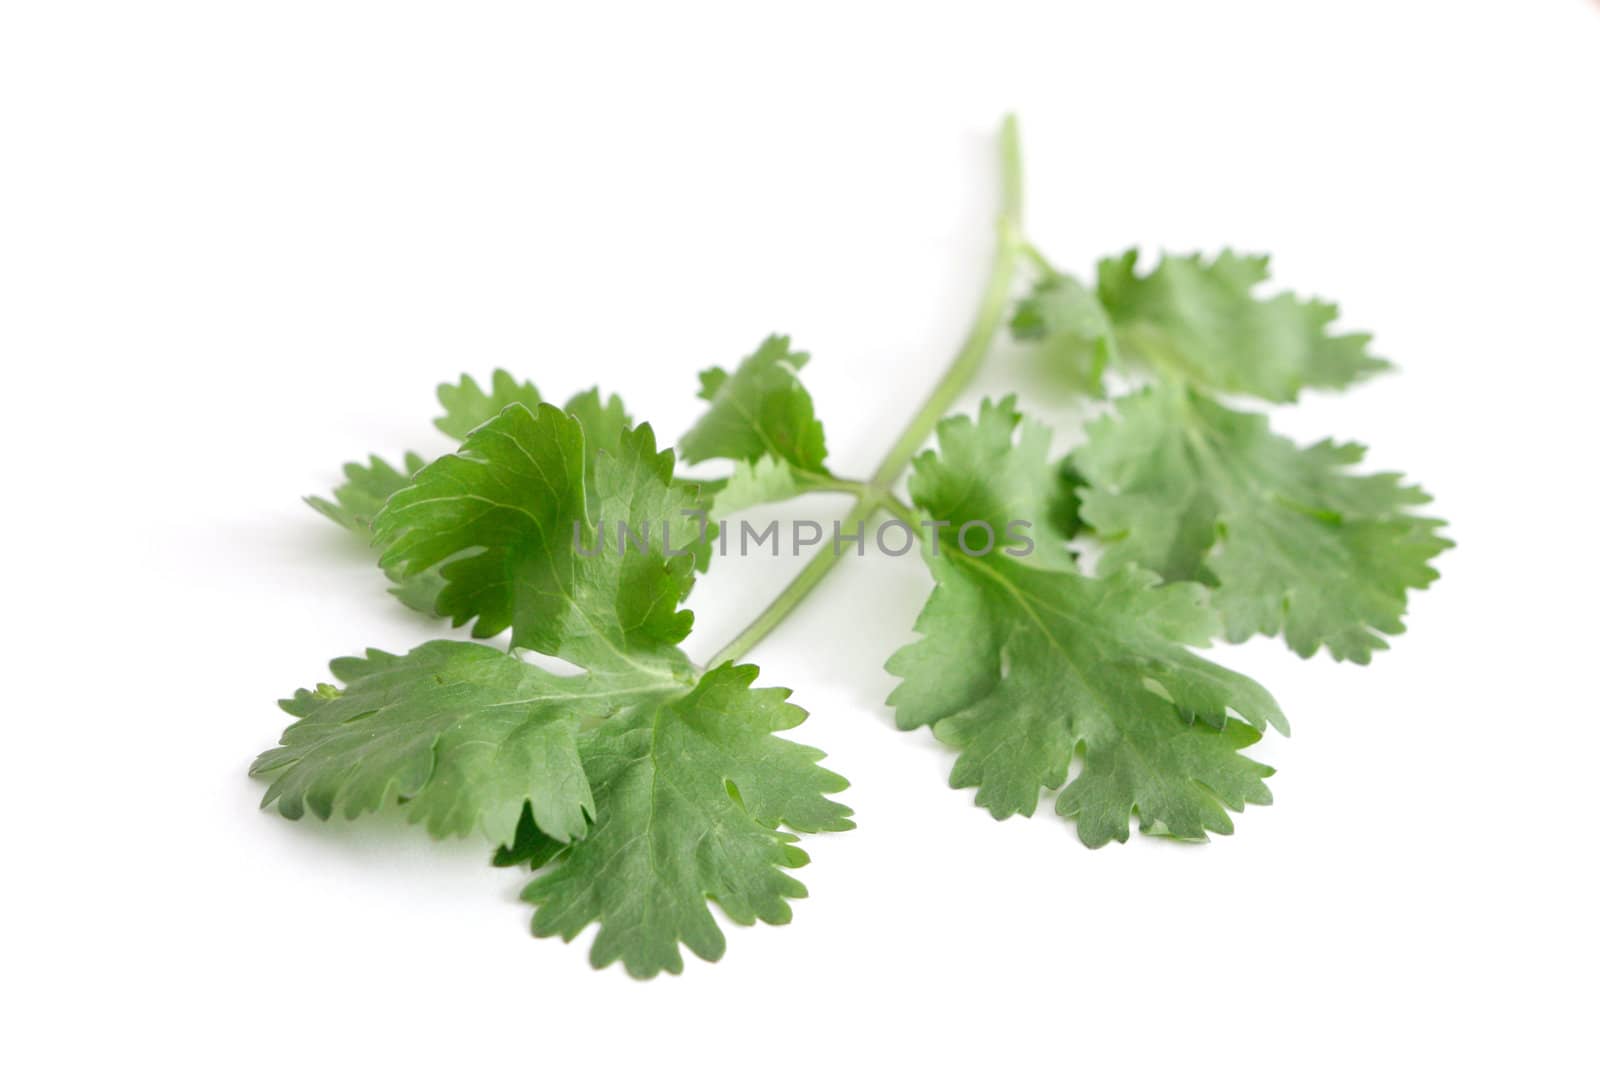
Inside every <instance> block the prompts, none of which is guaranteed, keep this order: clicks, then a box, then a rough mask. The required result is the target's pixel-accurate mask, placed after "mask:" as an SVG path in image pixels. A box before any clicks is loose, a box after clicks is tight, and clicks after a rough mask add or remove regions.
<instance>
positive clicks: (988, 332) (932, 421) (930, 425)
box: [708, 116, 1026, 667]
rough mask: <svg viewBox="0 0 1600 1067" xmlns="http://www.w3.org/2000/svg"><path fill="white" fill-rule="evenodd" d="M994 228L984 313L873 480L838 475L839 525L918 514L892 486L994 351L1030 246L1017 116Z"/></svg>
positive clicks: (1007, 131) (745, 649)
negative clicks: (843, 497)
mask: <svg viewBox="0 0 1600 1067" xmlns="http://www.w3.org/2000/svg"><path fill="white" fill-rule="evenodd" d="M996 231H997V232H996V235H995V250H994V261H993V262H992V263H991V265H990V267H989V278H988V281H986V282H985V283H984V287H983V295H982V297H981V299H980V300H979V303H978V313H977V315H976V316H975V317H974V318H973V320H972V327H971V328H970V329H969V330H968V331H967V336H966V339H965V340H964V341H963V342H962V344H961V348H960V349H959V350H958V351H957V352H956V355H955V358H954V359H953V360H951V362H950V365H949V367H947V368H946V369H945V372H944V374H943V375H942V376H941V377H940V378H939V381H938V382H937V383H936V384H935V385H934V387H933V392H932V393H930V394H929V395H928V399H927V400H925V401H923V404H922V406H921V407H920V408H918V409H917V411H916V413H915V414H914V415H912V416H911V421H910V422H908V423H907V424H906V428H905V429H904V430H903V431H901V433H900V436H899V437H897V438H895V442H894V444H893V445H891V446H890V447H889V451H888V453H887V454H886V455H885V456H884V457H883V462H881V463H879V464H878V469H877V470H876V471H874V472H873V474H872V478H871V480H870V481H868V482H865V483H863V482H850V481H845V480H842V479H838V480H835V482H834V483H833V484H831V485H830V486H829V487H828V488H830V489H837V490H840V491H845V492H854V493H855V494H856V496H857V499H856V502H855V505H854V506H853V507H852V508H851V509H850V513H849V514H848V515H846V516H845V517H844V518H843V519H842V520H840V526H841V527H843V528H844V529H854V528H855V526H856V525H857V524H858V523H863V522H865V521H866V520H867V519H870V518H871V517H872V516H873V515H874V514H876V513H877V511H878V509H879V508H882V507H889V508H890V510H891V511H892V512H894V513H895V514H896V515H897V516H899V517H901V518H902V520H904V519H905V518H906V516H909V515H911V514H912V513H911V512H910V509H909V508H908V507H907V506H906V505H905V504H903V503H901V502H900V501H899V500H898V499H895V498H893V493H892V492H891V490H892V487H893V485H894V483H895V481H896V480H897V479H899V477H900V475H901V474H903V473H904V472H905V469H906V467H907V466H908V465H909V464H910V463H911V458H912V457H913V456H914V455H916V453H917V449H918V448H920V447H922V444H923V442H924V441H926V440H927V439H928V436H929V435H930V434H932V433H933V430H934V427H935V426H937V425H938V423H939V420H940V419H941V418H943V417H944V414H945V412H946V411H948V410H949V409H950V405H952V404H954V403H955V402H956V400H957V399H958V398H959V397H960V396H961V394H962V393H963V392H964V391H965V390H966V388H967V386H968V385H970V384H972V378H973V376H974V375H975V374H977V372H978V367H979V366H980V365H981V364H982V363H983V359H984V357H985V356H986V355H988V353H989V349H990V347H992V346H993V344H994V339H995V335H996V334H998V333H999V331H1000V326H1001V324H1002V323H1003V322H1004V320H1005V313H1006V308H1007V306H1008V305H1009V304H1010V301H1011V287H1012V283H1013V281H1014V279H1015V277H1016V270H1017V259H1018V257H1019V256H1020V255H1021V254H1022V253H1023V250H1024V248H1025V247H1026V246H1025V242H1024V241H1023V239H1022V151H1021V147H1020V144H1019V142H1018V139H1017V121H1016V118H1015V116H1007V117H1006V120H1005V122H1004V124H1002V125H1001V127H1000V215H999V218H998V219H997V220H996ZM891 500H893V503H892V504H891V503H890V501H891ZM911 526H912V528H913V530H915V529H916V523H915V522H912V523H911ZM840 556H841V553H838V552H836V551H834V550H833V547H832V546H829V547H827V548H824V549H822V550H821V551H819V552H818V553H817V554H816V555H815V556H813V557H811V559H810V560H808V561H807V562H806V565H805V567H804V568H802V569H801V571H800V573H799V574H797V575H795V577H794V580H793V581H791V582H790V583H789V584H788V585H787V586H785V587H784V589H783V591H782V592H781V593H779V594H778V596H777V598H776V599H774V600H773V601H772V603H771V604H768V605H767V607H766V609H765V610H764V611H762V612H761V614H760V615H757V616H756V617H755V619H754V620H752V621H751V623H750V625H748V626H746V627H745V628H744V629H743V630H741V631H740V632H739V634H738V635H737V636H736V637H734V639H733V640H732V641H729V642H728V644H727V645H726V646H725V647H724V648H723V649H722V650H721V651H719V652H718V653H717V654H716V655H714V656H712V657H711V660H710V663H709V664H708V666H711V667H715V666H718V665H720V664H723V663H731V662H733V661H735V660H738V659H740V658H741V657H743V656H745V655H747V654H748V653H749V652H750V650H751V649H752V648H754V647H755V646H756V645H757V644H758V643H759V642H760V641H761V639H762V638H764V637H766V636H767V634H769V633H771V632H772V631H773V630H774V629H775V628H777V626H778V624H779V623H781V622H782V621H783V620H784V619H785V618H787V617H788V615H789V613H790V612H792V611H793V610H794V609H795V608H796V607H798V606H799V605H800V602H801V601H802V600H804V599H805V598H806V597H807V596H808V595H810V593H811V590H813V589H815V588H816V586H817V584H818V583H819V582H821V581H822V579H823V578H824V577H826V576H827V573H828V572H829V571H830V570H832V569H833V566H834V564H836V563H838V562H839V559H840Z"/></svg>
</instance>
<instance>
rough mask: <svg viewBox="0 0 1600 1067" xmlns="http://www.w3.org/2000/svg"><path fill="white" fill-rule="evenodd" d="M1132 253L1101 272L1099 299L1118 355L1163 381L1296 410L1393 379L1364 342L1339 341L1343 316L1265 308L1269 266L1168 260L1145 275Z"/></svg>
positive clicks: (1230, 257)
mask: <svg viewBox="0 0 1600 1067" xmlns="http://www.w3.org/2000/svg"><path fill="white" fill-rule="evenodd" d="M1138 258H1139V254H1138V252H1135V251H1130V252H1128V253H1126V254H1124V255H1123V256H1121V257H1119V258H1116V259H1106V260H1102V261H1101V262H1100V270H1099V285H1098V288H1097V295H1098V297H1099V299H1100V303H1101V304H1102V305H1103V306H1104V307H1105V309H1106V312H1107V313H1108V314H1109V316H1110V318H1111V321H1112V322H1113V323H1115V325H1116V337H1117V345H1118V347H1119V349H1120V350H1121V351H1122V352H1124V353H1131V354H1133V355H1134V356H1137V357H1138V358H1139V359H1140V360H1142V361H1143V362H1145V363H1146V364H1148V365H1150V366H1151V367H1153V368H1154V369H1156V370H1157V372H1158V373H1160V374H1162V375H1163V376H1168V377H1176V378H1179V379H1182V380H1187V381H1189V382H1191V383H1193V384H1194V385H1197V386H1200V387H1202V388H1205V389H1208V390H1211V391H1214V392H1221V393H1247V394H1250V395H1252V396H1259V397H1263V398H1265V399H1267V400H1274V401H1279V402H1282V401H1288V400H1293V399H1295V397H1296V396H1297V395H1298V394H1299V392H1300V390H1301V389H1304V388H1317V389H1339V388H1343V387H1345V386H1347V385H1350V384H1352V383H1354V382H1358V381H1361V380H1362V379H1364V378H1368V377H1371V376H1372V375H1373V374H1376V373H1377V372H1379V371H1381V370H1384V369H1386V368H1387V367H1388V366H1389V364H1388V363H1387V362H1385V361H1384V360H1381V359H1378V358H1377V357H1375V356H1373V355H1372V354H1371V353H1369V352H1368V351H1367V344H1368V342H1369V341H1370V340H1371V338H1370V337H1369V336H1368V335H1367V334H1359V333H1353V334H1334V333H1332V332H1330V326H1331V325H1332V323H1333V321H1334V319H1336V318H1337V317H1338V314H1339V310H1338V308H1337V307H1335V306H1334V305H1333V304H1327V303H1323V302H1322V301H1319V300H1302V299H1300V298H1299V297H1296V296H1294V295H1293V294H1291V293H1280V294H1278V295H1276V296H1273V297H1268V298H1262V297H1258V296H1256V295H1254V290H1255V288H1256V286H1258V285H1260V284H1261V283H1262V282H1264V281H1266V279H1267V257H1266V256H1241V255H1238V254H1236V253H1233V252H1223V253H1222V254H1221V255H1219V256H1217V257H1216V258H1214V259H1211V260H1205V259H1202V258H1201V257H1200V256H1197V255H1195V256H1163V257H1161V259H1160V261H1159V262H1158V263H1157V264H1156V266H1155V268H1154V269H1153V270H1151V271H1150V272H1149V273H1148V274H1143V275H1141V274H1140V273H1139V272H1138V269H1137V264H1138Z"/></svg>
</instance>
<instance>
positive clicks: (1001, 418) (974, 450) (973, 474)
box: [911, 396, 1073, 570]
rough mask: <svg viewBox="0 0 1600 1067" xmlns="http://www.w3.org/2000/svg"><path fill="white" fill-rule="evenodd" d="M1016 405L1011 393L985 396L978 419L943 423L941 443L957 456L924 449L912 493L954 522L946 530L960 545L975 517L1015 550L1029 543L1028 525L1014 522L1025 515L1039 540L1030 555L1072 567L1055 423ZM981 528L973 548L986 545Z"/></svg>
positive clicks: (937, 517) (1035, 559) (1031, 537)
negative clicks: (1053, 454)
mask: <svg viewBox="0 0 1600 1067" xmlns="http://www.w3.org/2000/svg"><path fill="white" fill-rule="evenodd" d="M1016 407H1017V405H1016V397H1013V396H1008V397H1006V398H1004V399H1003V400H1000V401H999V402H998V403H997V402H995V401H992V400H985V401H983V403H982V405H981V406H980V407H979V410H978V417H977V419H975V420H974V419H969V418H951V419H945V420H944V421H943V422H942V423H940V424H939V443H940V449H941V451H942V452H943V453H944V454H946V455H947V456H949V457H952V459H953V458H954V457H959V462H954V461H951V462H941V461H939V460H935V459H933V458H931V456H929V455H927V454H925V455H924V457H922V458H921V459H920V460H919V461H917V463H916V464H915V467H914V472H915V473H914V474H913V477H912V483H911V492H912V497H913V499H914V500H915V502H916V503H917V505H918V506H919V507H921V508H922V509H923V510H924V511H926V512H928V513H929V514H930V515H932V516H933V518H934V519H935V521H944V522H949V523H950V527H949V529H948V530H947V531H946V532H945V533H946V536H947V537H948V538H949V539H950V540H951V542H952V544H953V545H954V546H955V548H956V549H957V550H958V551H959V550H960V541H961V528H962V527H963V526H965V525H966V524H968V523H976V524H980V525H981V526H986V527H988V528H989V529H990V530H992V531H994V540H995V545H996V548H998V549H1001V550H1002V551H1004V549H1005V548H1006V547H1008V546H1009V547H1012V548H1013V551H1012V552H1010V553H1007V554H1009V555H1016V554H1018V553H1020V552H1021V551H1022V550H1023V548H1024V546H1023V544H1022V541H1023V537H1022V528H1020V527H1019V526H1017V525H1015V524H1021V523H1026V524H1027V525H1026V527H1025V529H1026V531H1027V532H1028V535H1029V536H1028V540H1031V541H1033V547H1032V548H1031V549H1030V550H1028V551H1027V558H1028V559H1029V561H1030V562H1031V563H1033V564H1035V565H1038V566H1046V567H1055V568H1059V569H1067V570H1070V569H1072V567H1073V563H1072V555H1071V553H1070V552H1068V551H1067V548H1066V545H1065V543H1064V539H1063V538H1061V537H1060V536H1059V535H1058V534H1056V533H1055V529H1056V523H1057V521H1058V520H1059V519H1060V518H1061V517H1062V516H1061V514H1060V511H1061V505H1060V502H1059V498H1060V495H1061V488H1060V483H1059V481H1058V479H1057V477H1055V476H1053V473H1052V471H1051V466H1050V460H1049V451H1050V430H1049V429H1048V428H1047V427H1045V426H1044V425H1043V424H1041V423H1039V422H1035V421H1034V420H1032V419H1024V418H1023V417H1022V416H1020V415H1018V414H1017V410H1016ZM1053 516H1054V518H1053ZM1011 531H1016V532H1015V533H1013V532H1011ZM980 533H981V530H975V531H974V532H973V536H972V537H971V539H970V540H971V542H972V547H973V549H974V551H978V550H981V549H982V547H983V545H984V542H985V538H984V537H983V536H979V534H980ZM985 554H986V555H987V553H985Z"/></svg>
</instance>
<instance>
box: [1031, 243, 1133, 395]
mask: <svg viewBox="0 0 1600 1067" xmlns="http://www.w3.org/2000/svg"><path fill="white" fill-rule="evenodd" d="M1011 336H1012V337H1014V338H1016V339H1017V340H1019V341H1024V342H1034V343H1037V344H1038V345H1039V347H1040V349H1041V351H1042V353H1043V355H1044V358H1045V359H1046V361H1047V362H1048V363H1049V364H1050V365H1051V366H1052V367H1053V368H1055V370H1056V372H1057V374H1058V375H1060V376H1061V378H1062V379H1063V381H1064V382H1065V383H1066V384H1067V385H1069V386H1071V387H1073V388H1074V389H1076V390H1078V391H1079V392H1082V393H1084V394H1086V395H1088V396H1103V395H1105V373H1106V369H1107V367H1109V366H1111V365H1114V364H1115V363H1116V361H1117V341H1116V333H1115V330H1114V327H1113V326H1112V322H1111V316H1110V315H1108V314H1107V313H1106V309H1105V308H1104V307H1103V306H1101V304H1100V301H1099V300H1098V299H1096V297H1095V295H1094V294H1093V293H1092V292H1090V291H1089V290H1088V289H1086V288H1085V287H1084V285H1083V283H1082V282H1080V281H1078V280H1077V279H1076V278H1073V277H1071V276H1070V275H1066V274H1058V273H1056V272H1054V271H1051V272H1049V273H1047V274H1046V275H1045V276H1044V277H1042V278H1041V279H1039V281H1038V282H1037V283H1036V284H1035V286H1034V289H1033V292H1032V293H1031V294H1030V295H1029V296H1028V297H1027V298H1026V299H1024V300H1022V301H1020V302H1019V303H1018V304H1017V309H1016V311H1015V313H1014V314H1013V315H1012V317H1011Z"/></svg>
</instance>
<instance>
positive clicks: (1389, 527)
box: [1074, 386, 1450, 663]
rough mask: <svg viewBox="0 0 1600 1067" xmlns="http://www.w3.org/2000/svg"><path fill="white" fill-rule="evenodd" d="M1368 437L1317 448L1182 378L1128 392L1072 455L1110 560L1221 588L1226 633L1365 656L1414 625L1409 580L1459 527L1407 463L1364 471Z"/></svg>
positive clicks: (1417, 582)
mask: <svg viewBox="0 0 1600 1067" xmlns="http://www.w3.org/2000/svg"><path fill="white" fill-rule="evenodd" d="M1363 451H1364V450H1363V449H1362V448H1361V446H1359V445H1349V444H1346V445H1337V444H1334V443H1332V442H1330V441H1323V442H1321V443H1319V444H1316V445H1313V446H1311V447H1310V448H1300V447H1299V446H1297V445H1296V444H1295V443H1294V442H1292V441H1290V440H1288V439H1286V438H1283V437H1280V436H1278V435H1276V434H1274V433H1272V431H1271V429H1270V428H1269V427H1268V425H1267V420H1266V418H1265V417H1264V416H1261V415H1250V414H1245V413H1243V412H1238V411H1234V410H1232V409H1230V408H1227V407H1224V406H1223V405H1221V404H1218V403H1215V402H1214V401H1211V400H1208V399H1206V398H1205V397H1202V396H1199V395H1198V394H1196V393H1194V392H1193V391H1192V390H1188V389H1184V388H1181V387H1176V386H1167V387H1162V388H1156V389H1147V390H1144V391H1142V392H1139V393H1135V394H1132V395H1130V396H1127V397H1124V398H1123V399H1122V400H1120V401H1118V403H1117V406H1116V411H1115V413H1114V415H1110V416H1107V417H1106V418H1104V419H1101V420H1100V421H1098V422H1096V423H1095V424H1094V425H1092V426H1091V427H1090V428H1089V440H1088V442H1087V443H1086V444H1085V445H1084V446H1083V447H1082V448H1080V449H1079V450H1078V451H1077V452H1076V453H1075V456H1074V459H1075V462H1076V464H1077V466H1078V468H1079V470H1080V471H1081V472H1082V474H1083V475H1084V477H1085V479H1086V480H1087V482H1088V486H1087V487H1086V488H1085V489H1084V490H1083V494H1082V495H1083V508H1082V513H1083V517H1084V519H1085V520H1086V521H1087V522H1088V523H1089V524H1090V525H1091V526H1093V527H1094V529H1095V531H1096V532H1097V533H1098V534H1099V536H1100V537H1101V538H1103V539H1104V541H1105V543H1106V550H1105V555H1104V556H1103V557H1102V570H1103V571H1111V572H1115V571H1117V570H1120V569H1121V568H1122V567H1124V566H1125V565H1127V564H1129V563H1136V564H1138V565H1139V566H1142V567H1146V568H1149V569H1150V570H1154V571H1156V572H1158V573H1159V574H1161V575H1162V577H1164V578H1168V579H1194V580H1198V581H1203V582H1206V583H1207V584H1210V585H1213V586H1216V587H1217V591H1216V593H1215V594H1214V596H1213V600H1214V602H1215V603H1216V604H1217V606H1218V608H1219V609H1220V610H1221V612H1222V616H1223V619H1224V622H1225V623H1226V632H1227V637H1228V639H1229V640H1231V641H1242V640H1244V639H1245V638H1246V637H1249V636H1250V635H1251V634H1255V633H1264V634H1278V633H1282V634H1283V635H1284V638H1285V640H1286V641H1287V642H1288V644H1289V647H1290V648H1292V649H1294V650H1295V651H1296V652H1298V653H1299V654H1300V655H1302V656H1309V655H1311V654H1312V653H1313V652H1315V651H1316V650H1317V649H1318V648H1319V647H1322V646H1326V647H1327V648H1328V650H1329V651H1330V652H1331V653H1332V654H1333V656H1334V658H1335V659H1352V660H1355V661H1356V662H1358V663H1365V662H1367V661H1368V660H1369V659H1370V658H1371V656H1372V653H1373V652H1374V651H1375V650H1378V649H1382V648H1387V647H1388V645H1387V644H1386V643H1385V642H1384V640H1383V638H1382V637H1381V636H1379V635H1380V634H1397V633H1401V632H1402V631H1403V630H1404V629H1405V627H1404V625H1403V624H1402V622H1401V616H1402V615H1403V614H1404V612H1405V608H1406V597H1407V592H1408V590H1410V589H1421V588H1423V587H1425V586H1427V585H1428V584H1429V583H1430V582H1432V581H1433V580H1434V579H1435V578H1437V577H1438V572H1436V571H1435V570H1434V569H1433V568H1432V567H1431V566H1430V565H1429V561H1430V560H1431V559H1432V558H1433V557H1434V556H1436V555H1438V554H1439V553H1440V552H1442V551H1443V550H1444V549H1446V548H1448V547H1449V546H1450V542H1449V541H1448V540H1446V539H1445V538H1444V537H1442V536H1440V535H1439V533H1438V531H1439V528H1440V527H1441V526H1442V525H1443V523H1441V522H1440V521H1439V520H1437V519H1428V518H1422V517H1420V516H1418V515H1416V514H1415V513H1414V512H1413V510H1412V509H1413V508H1415V507H1418V506H1420V505H1422V504H1426V503H1427V502H1428V500H1429V497H1428V495H1427V494H1426V493H1424V492H1423V491H1422V490H1421V489H1418V488H1417V487H1415V486H1410V485H1405V484H1403V483H1402V482H1401V480H1400V476H1399V475H1397V474H1369V475H1355V474H1351V473H1349V470H1350V468H1351V467H1352V466H1353V465H1355V464H1356V463H1358V462H1359V461H1360V460H1361V458H1362V454H1363Z"/></svg>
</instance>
